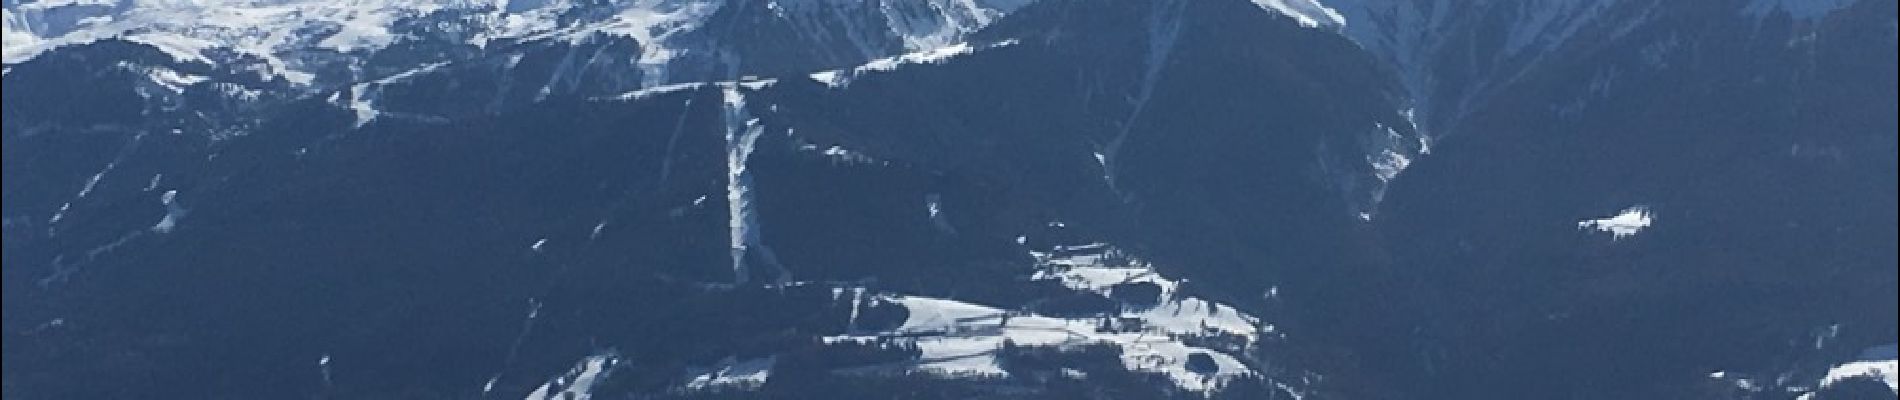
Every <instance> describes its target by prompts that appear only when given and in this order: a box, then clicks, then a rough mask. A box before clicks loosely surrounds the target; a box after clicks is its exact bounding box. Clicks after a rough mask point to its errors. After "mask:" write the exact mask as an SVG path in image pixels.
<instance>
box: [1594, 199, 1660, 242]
mask: <svg viewBox="0 0 1900 400" xmlns="http://www.w3.org/2000/svg"><path fill="white" fill-rule="evenodd" d="M1654 222H1655V214H1654V213H1652V212H1650V211H1649V207H1648V206H1642V205H1637V206H1631V207H1630V208H1626V209H1623V211H1622V212H1619V213H1617V214H1616V215H1612V216H1608V217H1602V218H1595V219H1586V220H1583V221H1578V222H1577V229H1585V230H1588V229H1594V230H1598V231H1603V232H1609V233H1610V235H1611V236H1612V238H1613V239H1616V240H1620V239H1623V238H1625V237H1629V236H1634V235H1636V234H1637V233H1640V232H1642V231H1643V229H1645V228H1649V225H1650V224H1651V223H1654Z"/></svg>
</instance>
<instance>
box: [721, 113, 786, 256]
mask: <svg viewBox="0 0 1900 400" xmlns="http://www.w3.org/2000/svg"><path fill="white" fill-rule="evenodd" d="M720 86H721V90H722V91H721V93H722V94H723V97H724V104H725V109H724V117H725V125H726V211H727V216H728V223H727V226H728V233H729V239H730V243H731V244H732V273H733V284H734V285H744V284H746V283H747V282H749V281H750V280H751V279H752V269H751V266H752V264H751V262H752V261H755V260H756V261H758V262H759V264H761V265H765V266H770V267H772V268H773V269H774V270H776V272H777V273H778V274H777V275H778V283H779V284H780V285H784V284H787V283H790V282H791V280H792V277H791V273H790V272H789V271H787V270H786V269H785V267H784V266H783V265H780V264H779V263H778V257H777V256H775V255H773V253H772V249H771V248H770V247H766V246H765V243H764V239H763V238H762V237H761V236H760V234H759V218H758V214H757V213H758V210H757V209H756V208H755V207H754V206H753V202H754V198H753V196H755V194H754V193H753V192H752V171H751V170H750V169H749V168H748V167H747V161H749V160H750V159H751V158H752V151H753V150H754V148H755V146H757V144H758V141H759V136H762V135H764V134H765V125H764V124H761V123H760V122H759V119H758V118H753V117H752V114H751V112H749V111H748V110H747V109H746V97H745V93H743V91H742V90H741V89H744V86H742V85H740V84H722V85H720Z"/></svg>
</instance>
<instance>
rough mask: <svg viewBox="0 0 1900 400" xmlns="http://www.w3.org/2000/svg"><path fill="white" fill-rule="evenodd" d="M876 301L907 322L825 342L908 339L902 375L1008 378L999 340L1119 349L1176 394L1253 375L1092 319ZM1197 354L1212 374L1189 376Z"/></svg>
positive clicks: (1218, 356)
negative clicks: (911, 356)
mask: <svg viewBox="0 0 1900 400" xmlns="http://www.w3.org/2000/svg"><path fill="white" fill-rule="evenodd" d="M876 300H878V301H882V302H886V303H892V304H896V305H898V306H901V307H903V308H904V309H906V310H908V311H909V317H907V318H906V319H905V320H904V323H903V325H901V326H899V327H898V328H896V329H893V330H890V331H886V332H881V333H878V334H875V335H839V336H831V337H827V338H826V341H827V342H832V343H836V342H842V341H852V342H871V341H876V340H880V339H897V340H908V341H911V342H912V343H914V344H915V345H916V346H917V348H918V349H919V350H920V351H921V352H922V355H921V356H920V357H918V359H917V360H915V361H913V362H911V363H910V364H909V365H907V367H908V368H906V369H909V370H916V371H922V372H926V373H933V374H940V375H946V376H965V377H977V376H987V377H1006V376H1008V375H1009V373H1008V372H1007V371H1005V370H1003V368H1002V366H1001V365H1000V364H998V358H997V356H998V354H997V353H998V352H999V351H1000V350H1001V349H1002V348H1003V343H1004V342H1005V341H1008V342H1010V343H1013V344H1015V345H1018V346H1055V347H1072V346H1083V345H1101V344H1106V345H1112V346H1116V347H1118V348H1120V349H1121V350H1122V354H1121V361H1122V366H1123V367H1124V368H1127V369H1129V370H1131V371H1142V372H1151V373H1158V374H1161V375H1163V376H1166V377H1168V378H1169V379H1170V380H1171V381H1172V382H1173V383H1174V384H1175V386H1177V387H1179V388H1180V389H1182V390H1186V391H1192V392H1198V393H1204V394H1211V393H1213V392H1216V391H1219V390H1220V389H1221V388H1223V387H1225V386H1226V385H1227V384H1228V383H1230V382H1232V381H1233V380H1234V379H1237V378H1242V377H1250V376H1256V375H1258V373H1257V372H1255V371H1253V370H1252V369H1251V368H1250V367H1248V366H1247V365H1246V364H1245V363H1243V362H1241V361H1240V360H1239V359H1238V358H1235V357H1233V356H1231V355H1228V354H1226V353H1223V352H1220V351H1216V350H1212V349H1207V348H1203V347H1196V346H1191V345H1188V344H1186V343H1185V342H1183V341H1182V340H1181V339H1179V338H1175V337H1171V336H1169V335H1165V334H1157V333H1149V332H1116V331H1105V330H1102V329H1100V326H1101V323H1100V321H1097V320H1094V319H1063V318H1052V317H1045V316H1039V315H1033V314H1026V313H1022V312H1015V311H1005V310H1002V309H998V308H995V307H989V306H983V305H977V304H971V303H965V302H961V301H955V300H949V299H939V298H930V297H920V296H897V295H883V296H880V297H878V298H877V299H876ZM1197 354H1199V355H1205V356H1207V357H1208V358H1209V359H1211V360H1213V362H1214V365H1215V367H1214V368H1213V370H1212V371H1202V372H1197V371H1191V370H1189V368H1188V366H1187V362H1188V361H1187V360H1188V358H1189V357H1190V356H1192V355H1197Z"/></svg>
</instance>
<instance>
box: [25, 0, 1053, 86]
mask: <svg viewBox="0 0 1900 400" xmlns="http://www.w3.org/2000/svg"><path fill="white" fill-rule="evenodd" d="M910 1H913V2H916V3H922V4H903V2H901V1H899V2H877V3H875V5H873V3H869V2H860V1H843V0H772V3H771V4H769V5H768V6H769V7H770V8H772V9H773V10H775V11H777V12H778V13H779V15H777V17H779V18H789V19H792V20H793V22H794V25H799V26H800V27H801V28H803V29H812V30H813V31H812V32H806V33H804V34H805V35H808V36H812V37H827V36H831V33H830V32H828V31H830V30H831V29H832V28H834V27H830V26H827V25H824V24H817V23H803V24H802V25H801V24H800V22H799V21H804V20H801V19H799V18H806V20H810V21H819V20H821V19H818V18H816V16H818V15H831V16H835V17H837V18H831V19H837V20H845V21H862V20H863V19H861V18H847V17H846V16H847V15H857V14H865V15H871V16H874V18H880V19H882V21H874V22H868V23H866V24H865V25H864V26H856V25H853V26H848V27H844V28H843V29H844V30H846V31H847V32H848V33H849V34H848V35H846V36H848V37H844V38H838V39H839V40H846V39H848V43H847V44H850V45H855V46H856V47H858V48H859V49H860V50H861V51H862V52H863V53H864V57H866V58H867V59H869V58H872V57H878V56H883V55H886V54H889V51H888V50H884V49H885V48H887V46H888V44H890V43H897V44H901V47H902V48H903V49H906V50H909V51H926V50H931V49H936V48H941V47H945V46H948V45H950V44H951V43H954V42H956V41H957V40H961V38H962V37H963V36H965V35H967V34H968V33H970V32H974V31H976V30H977V29H980V28H982V27H984V26H988V25H989V24H991V23H993V22H995V21H996V20H999V19H1001V18H1002V16H1004V15H1007V14H1008V13H1009V12H1012V11H1015V10H1016V9H1017V8H1020V7H1022V6H1023V5H1025V4H1027V3H1029V2H1030V1H1032V0H910ZM734 4H741V3H735V2H733V1H730V0H605V1H591V0H546V1H532V2H522V1H516V2H510V1H496V0H84V1H74V0H43V1H31V0H27V2H25V3H24V4H17V5H16V4H13V3H12V2H9V3H8V5H7V8H6V9H5V15H4V22H5V24H4V25H5V28H6V29H5V35H4V60H3V61H4V63H5V64H18V63H22V62H25V61H27V60H31V59H33V58H34V57H37V56H38V55H39V54H42V53H44V52H46V51H47V50H50V49H53V48H57V47H61V46H70V45H80V44H86V43H91V42H95V41H99V40H104V39H111V38H120V39H124V40H128V41H133V42H139V43H144V44H149V45H152V46H154V47H157V48H159V49H160V50H161V51H163V52H165V53H166V54H169V55H171V56H172V57H173V58H174V59H177V60H179V61H181V62H199V63H207V64H215V63H217V62H219V61H220V58H222V56H221V55H220V54H221V53H222V52H223V51H226V50H228V51H230V52H232V53H235V54H237V55H241V56H248V57H255V58H256V59H257V60H260V61H261V64H262V65H261V66H258V67H255V68H254V70H256V72H258V73H260V74H261V75H263V76H264V77H266V78H269V79H282V80H284V81H287V82H290V83H292V84H294V85H301V86H308V85H312V84H314V83H317V81H318V80H319V78H320V77H319V76H318V73H317V72H316V71H318V70H319V67H320V66H318V65H307V64H309V63H317V62H328V61H314V60H326V59H328V60H334V59H336V58H335V57H333V56H332V55H333V54H342V55H345V56H346V57H355V58H358V59H356V60H353V61H350V66H351V69H355V67H360V66H361V65H360V64H361V63H362V62H363V61H362V60H361V59H360V58H365V57H367V55H368V54H370V53H373V52H375V51H379V50H381V49H383V48H386V47H389V46H390V45H392V44H395V43H399V42H402V41H407V40H443V39H446V40H450V41H451V42H452V43H453V42H455V41H461V42H465V43H466V44H469V45H474V46H477V47H480V48H484V49H485V48H488V47H489V45H490V44H493V43H511V42H523V41H535V40H565V41H569V42H578V41H581V40H586V39H588V38H592V37H598V36H606V37H624V38H630V39H633V40H635V41H637V42H638V43H639V49H640V51H639V54H635V55H631V57H632V58H633V64H634V65H635V66H636V67H637V68H638V69H639V70H640V72H641V81H642V85H643V86H657V85H661V84H666V83H677V82H678V81H680V80H681V79H680V78H675V77H672V76H670V74H669V73H668V70H669V69H670V68H669V67H670V66H672V64H673V63H676V62H677V60H678V59H679V57H680V56H681V55H683V54H687V53H692V52H700V53H704V54H715V55H716V57H717V58H720V59H723V60H726V62H729V63H736V62H737V57H738V56H740V55H738V54H732V53H729V49H723V48H720V46H721V45H720V44H718V43H717V41H718V40H719V39H718V38H717V37H716V36H717V34H711V35H684V34H685V33H690V32H697V31H701V30H702V28H705V26H706V23H707V22H708V21H710V20H711V19H712V18H711V17H712V16H713V15H715V13H716V12H718V11H719V10H721V9H722V8H725V7H730V6H733V5H734ZM582 7H587V8H588V10H587V12H575V11H576V10H577V9H579V8H582ZM870 7H877V8H870ZM438 12H448V14H438ZM801 13H802V14H811V15H800V14H801ZM818 13H822V14H818ZM449 14H452V17H450V18H448V19H446V20H441V21H437V22H435V25H436V26H435V29H440V30H443V31H444V32H448V34H449V35H451V36H446V37H440V38H434V37H429V38H425V37H415V36H411V35H408V34H406V33H404V32H406V28H403V26H404V25H403V24H405V23H407V22H405V20H414V19H416V18H422V17H432V16H436V15H449ZM306 60H312V61H308V62H307V61H306ZM444 61H449V60H446V59H442V60H422V61H421V62H420V63H419V64H418V65H421V64H428V63H435V62H444ZM354 73H355V72H352V74H354ZM341 79H344V80H355V79H358V77H354V76H346V77H341Z"/></svg>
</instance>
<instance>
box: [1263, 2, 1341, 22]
mask: <svg viewBox="0 0 1900 400" xmlns="http://www.w3.org/2000/svg"><path fill="white" fill-rule="evenodd" d="M1253 2H1254V4H1258V5H1260V7H1261V8H1265V9H1267V10H1270V11H1274V12H1278V13H1280V14H1282V15H1286V16H1287V17H1289V18H1293V20H1294V21H1296V22H1299V23H1300V26H1304V27H1308V28H1318V27H1329V28H1330V27H1341V26H1345V25H1346V18H1345V17H1343V16H1340V15H1339V11H1335V10H1333V9H1332V7H1327V6H1326V5H1325V4H1320V2H1319V1H1318V0H1253Z"/></svg>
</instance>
